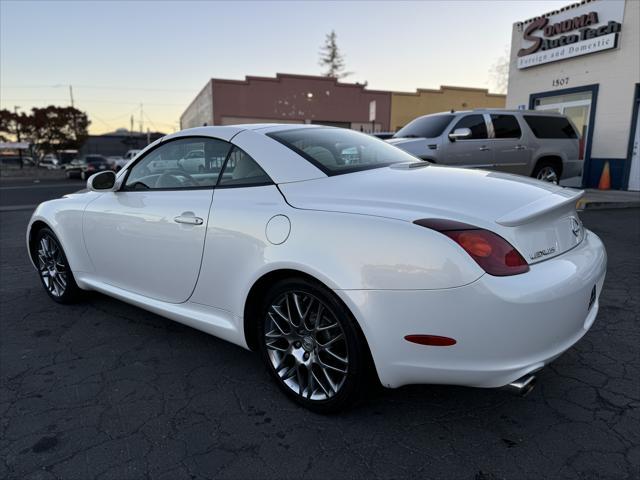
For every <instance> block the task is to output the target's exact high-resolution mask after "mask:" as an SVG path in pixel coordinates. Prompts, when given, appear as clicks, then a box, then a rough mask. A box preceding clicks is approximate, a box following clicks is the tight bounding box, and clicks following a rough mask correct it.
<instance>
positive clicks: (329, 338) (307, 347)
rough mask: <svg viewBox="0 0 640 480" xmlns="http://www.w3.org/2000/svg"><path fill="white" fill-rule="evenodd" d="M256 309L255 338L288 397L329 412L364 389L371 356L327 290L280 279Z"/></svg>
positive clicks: (351, 321) (297, 280)
mask: <svg viewBox="0 0 640 480" xmlns="http://www.w3.org/2000/svg"><path fill="white" fill-rule="evenodd" d="M296 299H297V303H296ZM287 302H288V309H287ZM320 306H322V310H320V311H321V312H322V313H321V314H320V315H318V311H319V307H320ZM260 312H261V313H260V318H259V321H258V322H256V323H257V329H258V331H257V337H256V338H258V339H259V345H260V352H261V356H262V359H263V361H264V362H265V365H266V367H267V370H268V371H269V373H270V375H271V376H272V378H273V379H274V381H275V382H276V383H277V384H278V386H279V387H280V388H281V389H282V390H283V392H284V393H285V394H286V395H287V396H288V397H289V398H290V399H292V400H294V401H295V402H296V403H298V404H300V405H302V406H304V407H306V408H308V409H309V410H312V411H315V412H318V413H333V412H337V411H340V410H343V409H345V408H347V407H349V406H350V405H352V404H353V403H354V402H355V401H356V400H358V399H359V398H360V396H361V394H362V393H363V392H364V391H366V390H367V389H366V388H365V387H366V386H367V383H368V379H369V375H368V373H369V364H370V361H369V355H368V350H367V347H366V343H365V340H364V337H363V335H362V333H361V332H360V330H359V329H358V327H357V325H356V323H355V320H354V319H353V316H352V315H351V313H350V312H349V311H348V310H347V308H346V307H345V306H344V305H343V304H342V303H341V302H340V301H339V300H338V299H337V298H336V297H335V295H334V294H333V293H332V292H331V291H330V290H328V289H326V288H325V287H323V286H322V285H319V284H317V283H313V282H310V281H308V280H306V279H302V278H292V279H285V280H281V281H279V282H277V283H276V284H274V285H273V287H272V288H271V289H269V291H268V292H267V293H266V295H265V297H264V299H263V303H262V306H261V308H260ZM301 313H302V314H301ZM301 319H303V320H301Z"/></svg>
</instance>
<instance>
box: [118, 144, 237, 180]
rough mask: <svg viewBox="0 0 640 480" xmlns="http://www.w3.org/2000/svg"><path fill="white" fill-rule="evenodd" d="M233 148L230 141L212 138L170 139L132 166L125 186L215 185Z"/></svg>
mask: <svg viewBox="0 0 640 480" xmlns="http://www.w3.org/2000/svg"><path fill="white" fill-rule="evenodd" d="M230 149H231V144H230V143H227V142H224V141H222V140H216V139H213V138H181V139H179V140H173V141H169V142H167V143H166V144H163V145H160V146H159V147H158V148H156V149H155V150H153V151H151V152H149V153H148V154H147V155H145V156H144V158H142V159H141V160H140V161H138V162H137V163H136V164H135V165H134V166H133V167H132V168H131V171H130V172H129V175H128V177H127V181H126V183H125V186H124V189H125V190H158V189H167V188H171V189H173V188H199V187H213V186H214V185H215V184H216V182H217V181H218V177H219V175H220V169H221V168H222V165H223V163H224V160H225V158H226V157H227V154H228V153H229V150H230Z"/></svg>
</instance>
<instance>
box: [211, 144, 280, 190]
mask: <svg viewBox="0 0 640 480" xmlns="http://www.w3.org/2000/svg"><path fill="white" fill-rule="evenodd" d="M269 183H272V181H271V179H270V178H269V176H268V175H267V174H266V173H265V171H264V170H262V168H260V165H258V164H257V163H256V161H255V160H254V159H253V158H251V157H250V156H249V155H247V154H246V153H245V152H243V151H242V150H240V149H239V148H238V147H233V150H231V153H230V154H229V159H228V160H227V164H226V165H225V167H224V170H223V172H222V176H221V177H220V182H219V183H218V185H220V186H243V187H249V186H257V185H265V184H269Z"/></svg>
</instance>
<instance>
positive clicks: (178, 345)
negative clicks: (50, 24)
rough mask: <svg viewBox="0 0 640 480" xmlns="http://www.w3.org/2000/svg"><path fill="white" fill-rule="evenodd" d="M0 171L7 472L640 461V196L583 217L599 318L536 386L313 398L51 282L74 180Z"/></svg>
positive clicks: (286, 474)
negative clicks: (332, 404) (595, 245)
mask: <svg viewBox="0 0 640 480" xmlns="http://www.w3.org/2000/svg"><path fill="white" fill-rule="evenodd" d="M55 185H56V186H55V187H53V186H52V187H51V188H42V187H39V186H38V184H33V183H32V182H27V181H24V182H19V181H17V182H13V183H2V184H1V186H0V203H1V205H0V207H1V210H0V222H1V224H0V225H1V228H0V245H1V252H0V268H1V270H0V309H1V320H0V374H1V379H2V384H1V388H0V414H1V422H2V423H1V425H0V428H1V432H2V433H1V435H0V460H1V461H0V478H8V479H49V478H51V479H53V478H64V479H75V478H77V479H85V478H114V479H121V480H126V479H138V478H153V479H182V478H187V479H205V478H351V479H360V478H362V479H376V478H460V479H476V480H488V479H502V478H506V479H522V478H532V479H533V478H535V479H538V478H576V479H577V478H580V479H585V478H616V479H618V478H638V477H639V476H640V381H639V379H640V350H639V348H638V345H640V328H639V322H640V318H639V312H640V305H639V304H640V257H639V256H638V254H637V248H638V244H639V243H640V211H639V210H638V209H614V210H594V211H587V212H584V213H583V214H582V215H581V217H582V219H583V220H584V223H585V224H586V226H587V227H588V228H590V229H592V230H594V231H595V232H596V233H597V234H598V235H600V236H601V238H602V239H603V241H604V242H605V245H606V247H607V250H608V254H609V268H608V276H607V280H606V283H605V287H604V291H603V294H602V296H601V300H600V314H599V316H598V319H597V321H596V323H595V325H594V327H593V328H592V329H591V331H590V332H589V333H588V334H587V335H586V336H585V337H584V338H583V339H582V340H581V341H580V342H579V343H578V344H577V345H576V346H575V347H574V348H572V349H571V350H570V351H568V352H567V353H566V354H565V355H564V356H562V357H561V358H560V359H558V360H557V361H556V362H555V363H554V364H552V365H551V366H550V367H548V368H546V369H545V370H543V371H542V372H541V375H540V378H539V386H538V388H537V389H536V390H534V391H533V393H532V394H531V395H529V396H528V397H526V398H519V397H515V396H513V395H511V394H509V393H507V392H505V391H501V390H484V389H471V388H460V387H449V386H428V385H425V386H411V387H404V388H401V389H398V390H382V391H374V392H372V397H371V398H370V400H369V401H367V402H366V403H364V404H362V405H359V406H357V407H356V408H354V409H352V410H350V411H348V412H345V413H342V414H340V415H335V416H320V415H316V414H313V413H310V412H309V411H306V410H304V409H302V408H299V407H297V406H296V405H294V404H293V403H290V402H289V401H288V400H286V399H285V397H284V396H283V395H282V394H281V393H280V391H279V390H278V389H277V387H276V385H275V384H274V383H272V382H271V380H270V379H269V378H268V376H267V374H266V372H265V371H264V368H263V366H262V365H261V363H260V359H259V358H258V356H257V355H255V354H253V353H250V352H247V351H245V350H242V349H240V348H238V347H236V346H233V345H230V344H228V343H225V342H223V341H221V340H218V339H216V338H213V337H210V336H207V335H206V334H204V333H200V332H198V331H196V330H193V329H191V328H188V327H185V326H183V325H180V324H177V323H174V322H171V321H169V320H165V319H163V318H161V317H159V316H157V315H154V314H151V313H148V312H146V311H144V310H141V309H138V308H135V307H132V306H129V305H127V304H124V303H122V302H119V301H117V300H113V299H110V298H107V297H105V296H102V295H99V294H91V295H88V296H87V298H86V300H85V301H84V302H82V303H79V304H77V305H74V306H62V305H58V304H55V303H54V302H52V301H51V300H50V299H49V298H48V297H47V295H46V294H45V292H44V291H43V290H42V288H41V286H40V284H39V281H38V278H37V275H36V273H35V272H34V271H33V269H32V267H31V265H30V264H29V260H28V257H27V252H26V250H25V246H24V232H25V228H26V225H27V222H28V219H29V216H30V214H31V207H30V206H31V205H33V204H36V203H38V202H40V201H42V200H43V199H45V198H46V197H47V196H56V195H60V194H62V193H65V192H66V191H73V190H76V189H78V188H81V186H82V185H81V184H80V183H78V182H75V183H65V182H57V183H56V184H55Z"/></svg>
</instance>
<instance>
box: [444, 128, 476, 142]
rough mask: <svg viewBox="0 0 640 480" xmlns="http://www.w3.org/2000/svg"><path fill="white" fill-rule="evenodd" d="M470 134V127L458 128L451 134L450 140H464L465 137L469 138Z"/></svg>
mask: <svg viewBox="0 0 640 480" xmlns="http://www.w3.org/2000/svg"><path fill="white" fill-rule="evenodd" d="M470 136H471V130H469V129H468V128H456V129H455V130H454V131H453V132H451V133H450V134H449V140H451V141H452V142H455V141H456V140H464V139H465V138H469V137H470Z"/></svg>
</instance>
